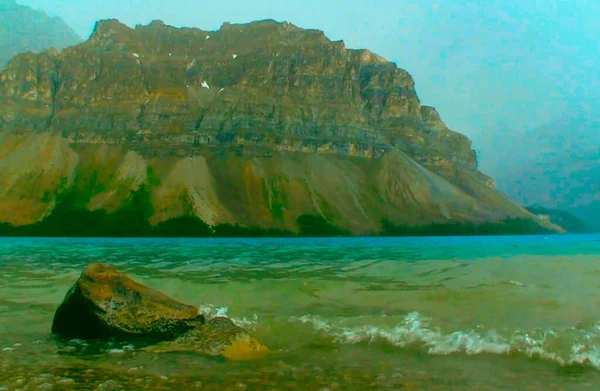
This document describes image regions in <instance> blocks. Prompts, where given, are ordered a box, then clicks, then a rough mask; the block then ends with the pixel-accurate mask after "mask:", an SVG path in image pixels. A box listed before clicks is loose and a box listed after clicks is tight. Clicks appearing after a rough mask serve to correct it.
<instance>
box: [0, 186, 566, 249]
mask: <svg viewBox="0 0 600 391" xmlns="http://www.w3.org/2000/svg"><path fill="white" fill-rule="evenodd" d="M77 199H78V194H77V193H76V192H69V193H67V194H66V195H64V196H62V197H61V200H60V201H59V202H58V203H57V205H56V207H55V208H54V210H53V212H52V213H51V214H50V215H49V216H47V217H46V218H44V219H43V220H42V221H40V222H38V223H35V224H31V225H25V226H13V225H10V224H0V236H30V237H197V238H203V237H338V236H351V233H350V232H349V231H348V230H345V229H343V228H340V227H338V226H336V225H334V224H333V223H331V222H329V221H327V220H326V219H325V218H323V217H321V216H314V215H302V216H300V217H298V219H297V225H298V232H291V231H287V230H280V229H275V228H270V229H264V228H260V227H244V226H240V225H231V224H218V225H215V226H210V225H208V224H206V223H205V222H204V221H202V219H200V218H198V217H196V216H182V217H177V218H174V219H170V220H167V221H163V222H161V223H159V224H157V225H155V226H152V225H151V224H150V223H149V218H150V216H152V212H153V210H152V204H151V203H150V192H149V191H148V190H147V189H146V187H144V186H141V187H140V188H139V189H138V190H136V191H134V192H133V193H132V194H131V196H130V197H129V199H128V200H127V202H126V203H125V204H124V205H123V206H122V207H121V208H119V209H117V210H116V211H115V212H113V213H107V212H106V211H104V210H95V211H90V210H88V209H86V208H84V207H81V206H77V203H76V202H75V201H76V200H77ZM551 233H554V231H551V230H549V229H547V228H544V227H541V226H540V225H539V224H538V223H536V222H535V221H533V220H529V219H521V218H517V219H511V218H508V219H505V220H503V221H501V222H499V223H482V224H474V223H463V222H447V223H432V224H429V225H422V226H399V225H395V224H394V223H392V222H391V221H389V220H383V222H382V231H381V233H380V235H381V236H470V235H527V234H551Z"/></svg>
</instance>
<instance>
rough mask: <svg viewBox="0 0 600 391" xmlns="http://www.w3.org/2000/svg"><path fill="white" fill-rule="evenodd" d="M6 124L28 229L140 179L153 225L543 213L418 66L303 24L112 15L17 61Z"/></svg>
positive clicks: (120, 192) (10, 200) (11, 209)
mask: <svg viewBox="0 0 600 391" xmlns="http://www.w3.org/2000/svg"><path fill="white" fill-rule="evenodd" d="M0 129H1V130H2V131H1V132H0V168H1V170H0V184H2V186H1V187H0V221H6V222H11V223H14V224H25V223H28V222H33V221H36V220H38V219H40V218H42V217H43V216H45V215H47V214H48V213H50V211H51V210H52V208H53V206H54V204H55V202H56V200H57V199H58V198H59V197H60V195H61V194H63V193H65V192H68V191H72V190H77V192H78V194H80V197H79V198H78V199H79V200H80V201H81V203H82V205H83V206H85V207H87V208H89V209H97V208H103V209H106V210H108V211H111V210H115V209H116V208H118V207H119V206H120V205H122V204H123V203H124V202H125V201H126V200H127V199H128V197H129V196H130V193H131V191H132V190H135V189H137V188H138V187H139V186H140V185H142V184H145V185H146V186H147V187H149V188H150V189H151V200H152V207H153V210H154V215H153V217H152V221H153V222H154V223H157V222H160V221H163V220H165V219H168V218H172V217H177V216H181V215H187V214H194V215H196V216H198V217H201V218H202V219H203V220H205V221H206V222H208V223H209V224H216V223H222V222H230V223H239V224H244V225H256V226H261V227H278V228H286V229H294V227H295V221H296V218H297V217H298V216H300V215H302V214H307V213H309V214H319V215H322V216H324V217H325V218H326V219H328V220H330V221H332V222H334V223H336V224H338V225H340V226H342V227H345V228H349V229H351V230H352V231H354V232H356V233H365V232H373V231H375V230H377V228H378V227H379V225H380V222H381V219H383V218H387V219H390V220H392V221H394V222H397V223H402V224H417V223H421V222H431V221H448V220H460V221H491V220H497V219H501V218H504V217H507V216H512V217H532V215H531V214H529V213H528V212H527V211H525V210H524V209H522V208H520V207H518V206H517V205H515V204H513V203H512V202H511V201H510V200H509V199H507V198H506V197H504V196H503V195H502V194H500V193H498V192H496V191H495V190H494V189H493V186H492V181H491V180H490V178H488V177H487V176H485V175H483V174H482V173H480V172H479V171H478V170H477V161H476V156H475V153H474V151H473V150H472V149H471V145H470V141H469V140H468V139H467V138H466V137H464V136H462V135H460V134H458V133H455V132H453V131H451V130H449V129H448V128H447V127H446V126H445V125H444V123H443V122H442V120H441V119H440V117H439V115H438V113H437V112H436V111H435V109H433V108H431V107H427V106H422V105H421V104H420V102H419V99H418V97H417V94H416V92H415V86H414V81H413V79H412V77H411V76H410V75H409V74H408V73H407V72H406V71H404V70H402V69H400V68H398V67H397V66H396V65H395V64H393V63H390V62H388V61H386V60H385V59H383V58H381V57H380V56H378V55H376V54H374V53H371V52H369V51H368V50H350V49H347V48H346V47H345V46H344V43H343V42H332V41H330V40H328V39H327V38H326V37H325V35H324V34H323V33H322V32H320V31H316V30H303V29H300V28H298V27H295V26H294V25H292V24H289V23H276V22H274V21H260V22H254V23H250V24H243V25H238V24H224V25H223V26H222V27H221V28H220V29H219V30H218V31H202V30H198V29H177V28H174V27H170V26H166V25H164V24H163V23H162V22H160V21H154V22H152V23H151V24H150V25H147V26H137V27H136V28H135V29H130V28H129V27H127V26H125V25H123V24H121V23H119V22H118V21H116V20H108V21H102V22H98V23H97V25H96V28H95V30H94V32H93V34H92V36H91V37H90V39H89V40H88V41H87V42H85V43H83V44H80V45H77V46H74V47H71V48H67V49H65V50H63V51H62V52H60V53H58V52H56V51H48V52H45V53H42V54H38V55H36V54H32V53H26V54H22V55H19V56H17V57H15V58H13V59H12V60H11V61H10V62H9V64H8V66H7V69H6V70H5V71H4V72H2V73H1V74H0Z"/></svg>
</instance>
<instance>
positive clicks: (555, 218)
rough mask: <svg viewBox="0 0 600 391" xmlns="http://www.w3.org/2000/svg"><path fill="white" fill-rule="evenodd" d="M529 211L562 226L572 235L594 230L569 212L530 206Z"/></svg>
mask: <svg viewBox="0 0 600 391" xmlns="http://www.w3.org/2000/svg"><path fill="white" fill-rule="evenodd" d="M527 210H528V211H530V212H531V213H534V214H536V215H538V216H546V218H547V219H549V220H550V221H551V222H552V223H554V224H556V225H559V226H561V227H562V228H564V229H565V230H566V231H567V232H570V233H589V232H592V228H591V227H590V226H588V225H587V224H586V223H584V222H583V221H582V220H581V219H579V218H577V217H576V216H574V215H573V214H571V213H569V212H565V211H563V210H557V209H548V208H544V207H543V206H538V205H533V206H528V207H527Z"/></svg>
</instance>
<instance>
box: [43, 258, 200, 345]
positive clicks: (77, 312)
mask: <svg viewBox="0 0 600 391" xmlns="http://www.w3.org/2000/svg"><path fill="white" fill-rule="evenodd" d="M204 323H205V319H204V316H203V315H201V314H199V313H198V308H196V307H193V306H190V305H186V304H182V303H179V302H177V301H175V300H173V299H171V298H170V297H168V296H166V295H164V294H162V293H160V292H158V291H155V290H153V289H151V288H148V287H146V286H144V285H142V284H140V283H138V282H136V281H134V280H132V279H130V278H129V277H127V276H125V275H124V274H121V273H119V272H118V271H117V270H116V269H115V268H113V267H110V266H107V265H103V264H92V265H90V266H88V267H87V268H86V269H85V270H84V271H83V273H82V274H81V276H80V277H79V279H78V280H77V281H76V282H75V284H74V285H73V287H72V288H71V289H70V290H69V292H68V293H67V295H66V296H65V299H64V300H63V302H62V304H61V305H60V306H59V307H58V309H57V310H56V313H55V315H54V321H53V323H52V333H53V334H57V335H60V336H62V337H65V338H82V339H97V338H99V339H103V338H110V337H118V338H136V339H140V338H144V339H150V340H162V339H172V338H175V337H177V336H179V335H181V334H183V333H185V332H186V331H189V330H190V329H193V328H195V327H198V326H200V325H202V324H204Z"/></svg>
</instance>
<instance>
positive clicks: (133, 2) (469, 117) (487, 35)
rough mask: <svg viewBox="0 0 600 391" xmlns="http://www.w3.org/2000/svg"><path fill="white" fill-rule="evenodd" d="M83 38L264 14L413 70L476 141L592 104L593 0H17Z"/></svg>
mask: <svg viewBox="0 0 600 391" xmlns="http://www.w3.org/2000/svg"><path fill="white" fill-rule="evenodd" d="M17 1H18V2H19V3H21V4H24V5H29V6H32V7H34V8H37V9H42V10H45V11H47V12H48V13H49V14H51V15H58V16H61V17H62V18H63V19H64V20H65V21H66V22H67V23H69V24H70V25H71V26H72V27H73V28H74V29H75V30H76V31H77V32H78V33H79V34H81V35H82V36H83V37H86V38H87V36H89V34H90V32H91V29H92V28H93V25H94V22H95V21H96V20H98V19H106V18H117V19H119V20H121V21H122V22H124V23H126V24H128V25H130V26H134V25H135V24H139V23H142V24H146V23H148V22H150V21H151V20H152V19H161V20H163V21H164V22H165V23H167V24H171V25H175V26H189V27H199V28H203V29H205V30H212V29H217V28H219V26H220V25H221V24H222V23H223V22H225V21H229V22H248V21H251V20H256V19H266V18H272V19H276V20H279V21H284V20H287V21H289V22H291V23H294V24H296V25H298V26H300V27H306V28H318V29H321V30H324V31H325V33H326V34H327V36H328V37H329V38H331V39H335V40H337V39H343V40H344V41H345V42H346V45H347V46H348V47H351V48H368V49H370V50H372V51H374V52H376V53H378V54H380V55H382V56H384V57H386V58H388V59H389V60H391V61H394V62H396V63H397V64H398V65H399V66H400V67H402V68H404V69H406V70H408V71H409V72H410V73H411V74H412V75H413V76H414V78H415V81H416V86H417V93H418V94H419V96H420V98H421V102H422V103H423V104H427V105H432V106H435V107H437V108H438V110H439V111H440V113H441V115H442V118H443V119H444V120H445V122H446V123H447V124H448V126H449V127H450V128H452V129H454V130H456V131H459V132H461V133H464V134H467V135H468V136H470V137H471V138H472V139H474V140H475V147H477V144H478V143H482V142H485V140H486V139H487V135H486V133H489V132H490V131H492V130H498V128H499V127H500V128H501V127H502V126H507V127H512V128H526V127H533V126H535V125H539V124H541V123H544V122H546V121H548V120H549V119H551V118H553V117H555V116H557V115H560V114H561V113H562V112H564V111H565V110H566V109H567V107H568V106H569V105H574V104H578V103H581V102H584V103H585V102H588V103H589V102H590V101H592V102H593V101H596V102H600V99H598V97H600V54H599V53H600V40H599V39H598V37H600V23H597V21H598V20H600V1H597V0H562V1H561V0H555V1H548V0H541V1H538V0H487V1H485V0H480V1H475V0H470V1H467V0H434V1H426V0H423V1H418V0H377V1H374V0H372V1H369V0H360V1H357V0H345V1H342V0H304V1H302V0H279V1H273V0H253V1H247V0H219V1H199V0H17Z"/></svg>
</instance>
